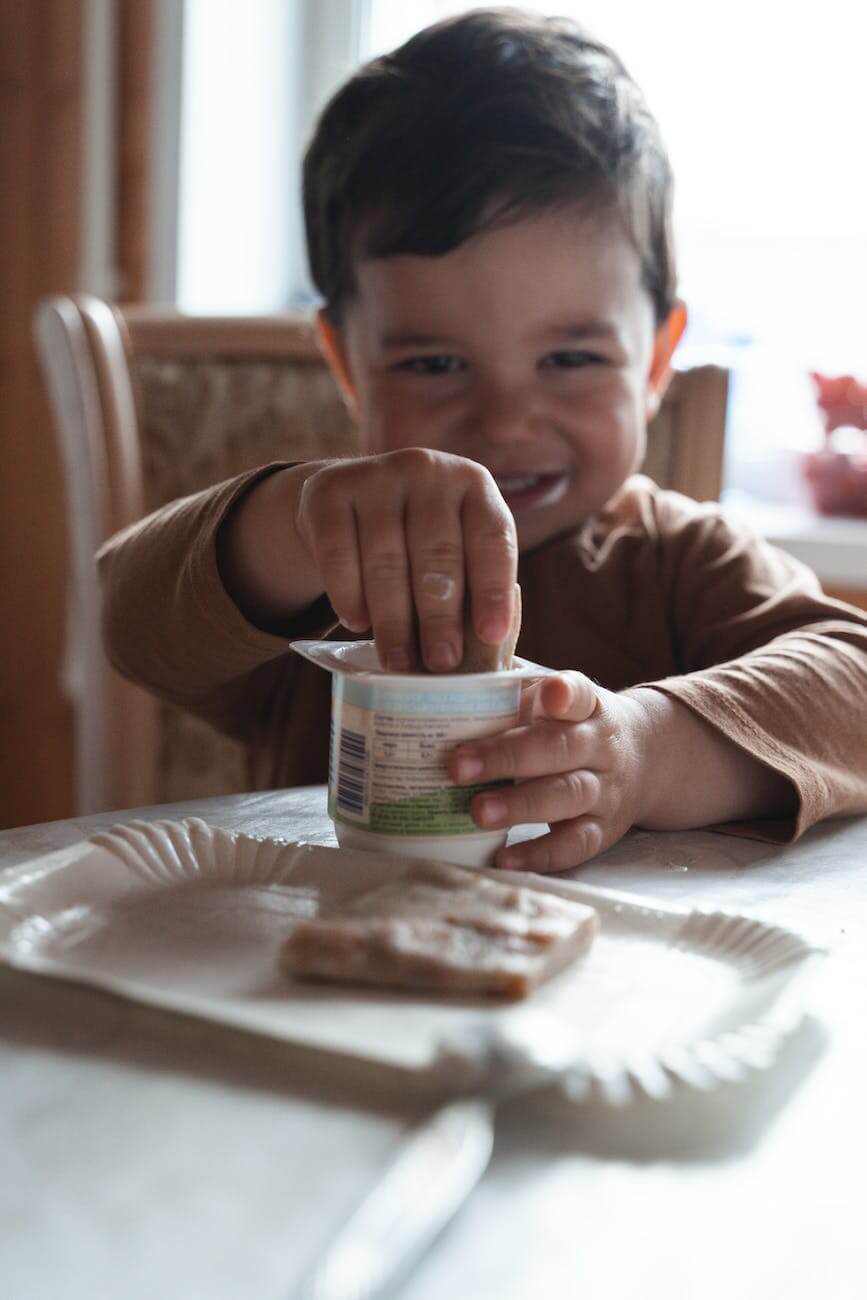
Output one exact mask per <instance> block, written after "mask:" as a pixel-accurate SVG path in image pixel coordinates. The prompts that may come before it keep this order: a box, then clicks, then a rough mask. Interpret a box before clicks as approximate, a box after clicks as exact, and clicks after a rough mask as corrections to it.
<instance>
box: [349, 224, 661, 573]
mask: <svg viewBox="0 0 867 1300" xmlns="http://www.w3.org/2000/svg"><path fill="white" fill-rule="evenodd" d="M356 278H357V286H358V289H357V293H356V295H355V297H354V298H353V299H352V301H351V302H350V303H349V304H348V306H347V309H346V313H345V318H344V324H343V326H342V328H341V330H340V332H339V333H335V332H333V331H331V330H330V329H329V327H328V326H327V325H326V326H325V333H326V336H327V337H326V343H327V344H328V345H329V346H328V347H327V350H328V351H329V353H330V355H331V359H332V363H333V364H334V367H335V370H336V372H337V374H338V378H339V379H340V380H341V382H342V384H343V387H344V391H345V392H346V393H347V395H348V397H349V398H350V401H351V403H352V405H353V407H354V409H355V412H356V415H357V418H358V422H359V426H360V434H361V441H362V447H363V449H364V450H365V451H367V452H370V453H378V452H386V451H394V450H396V449H398V448H401V447H430V448H434V449H436V450H439V451H446V452H452V453H454V454H456V455H459V456H466V457H468V458H470V459H471V460H475V461H478V462H479V463H480V464H482V465H484V466H486V467H487V469H489V470H490V472H491V474H492V475H493V476H494V478H495V479H496V481H497V484H498V486H499V488H500V491H501V492H502V494H503V497H504V498H505V500H506V503H507V504H508V506H509V508H510V509H511V511H512V513H513V515H514V517H515V523H516V526H517V531H518V540H519V544H520V546H521V548H522V549H529V548H532V547H535V546H538V545H539V544H540V543H542V542H544V541H546V540H547V539H548V538H550V537H553V536H555V535H556V534H558V533H561V532H564V531H565V530H567V529H569V528H571V527H574V526H575V524H576V523H578V522H580V521H582V520H584V519H586V518H587V516H588V515H591V514H593V513H594V512H595V511H598V510H599V509H600V508H601V507H602V506H603V505H605V503H606V502H607V501H608V500H609V499H610V498H611V497H612V496H613V495H614V493H615V492H616V491H617V490H618V488H619V487H620V486H621V484H622V483H623V481H624V480H625V479H626V478H627V476H628V475H629V474H630V473H632V472H633V471H634V470H635V469H636V468H637V467H638V466H639V465H640V463H641V460H642V457H643V454H644V441H645V427H646V423H647V419H648V417H649V416H650V415H652V414H653V413H654V411H655V409H656V406H657V404H658V400H659V397H660V395H661V392H662V389H663V387H664V382H665V376H666V374H667V370H668V361H669V358H670V354H671V351H672V350H673V346H674V344H675V343H676V341H677V338H678V337H679V334H680V332H681V329H682V325H683V321H682V319H681V318H680V317H678V318H677V319H675V320H672V321H671V322H670V324H669V328H667V329H666V328H663V329H662V330H661V331H659V332H657V331H656V330H655V327H654V317H653V309H652V306H651V302H650V299H649V297H648V295H647V293H646V291H645V290H644V289H643V287H642V285H641V278H640V264H639V259H638V254H637V253H636V251H635V249H634V248H633V246H632V244H631V243H630V242H629V240H628V239H627V237H626V235H625V234H624V233H623V232H622V230H621V229H620V226H619V224H618V223H617V222H616V221H615V220H613V219H611V218H610V217H609V218H608V219H606V217H605V216H604V215H593V214H592V213H591V214H588V213H586V212H585V211H583V210H582V209H580V208H578V207H568V208H561V209H554V210H551V211H547V212H544V213H542V214H540V215H538V216H532V217H528V218H525V219H523V220H520V221H516V222H515V223H514V224H511V225H507V226H503V227H501V228H499V229H494V230H490V231H487V232H484V233H482V234H478V235H475V236H473V237H472V238H471V239H468V240H467V241H466V242H465V243H463V244H461V245H460V246H459V247H458V248H456V249H454V250H453V251H452V252H450V253H447V254H445V255H444V256H442V257H419V256H415V255H412V256H409V255H401V256H398V257H392V258H382V259H373V260H367V261H363V262H361V263H360V264H359V265H358V266H357V267H356Z"/></svg>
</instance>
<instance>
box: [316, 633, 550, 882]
mask: <svg viewBox="0 0 867 1300" xmlns="http://www.w3.org/2000/svg"><path fill="white" fill-rule="evenodd" d="M292 649H293V650H296V651H297V652H298V653H299V654H301V655H303V656H304V657H305V658H306V659H309V660H310V661H311V662H312V663H314V664H317V665H318V666H319V667H320V668H324V669H325V670H326V671H327V672H330V673H331V674H332V679H333V682H332V694H331V757H330V762H329V765H328V768H329V770H328V813H329V816H330V817H331V819H332V820H333V822H334V830H335V834H336V836H337V842H338V844H340V845H341V846H342V847H345V848H354V849H368V850H374V851H379V852H382V853H396V854H401V855H403V856H406V855H409V856H410V857H416V858H435V859H437V860H439V861H441V862H457V863H459V864H461V865H462V866H469V867H485V866H490V865H492V863H493V858H494V854H495V853H496V851H497V849H499V848H501V847H502V845H503V844H505V842H506V836H507V832H506V831H505V830H503V831H482V830H479V828H478V827H477V826H476V824H475V822H474V821H473V819H472V817H471V816H470V811H469V805H470V800H471V799H472V797H473V795H475V794H477V793H478V791H479V790H483V789H489V788H491V787H490V786H486V785H472V786H455V785H453V784H452V783H451V781H450V780H449V777H448V773H447V772H446V767H445V760H446V756H447V754H448V752H449V751H450V750H451V749H452V748H454V746H455V745H457V744H458V743H459V742H460V741H464V740H474V739H477V738H478V737H480V736H491V735H495V734H496V733H497V732H500V731H506V730H507V729H508V728H509V727H511V726H514V724H515V723H516V722H517V719H518V711H519V706H520V698H521V685H522V683H523V682H526V681H527V680H528V679H533V678H538V677H542V676H546V675H547V674H548V673H549V671H550V670H549V669H546V668H540V667H539V666H538V665H537V664H531V663H529V662H528V661H527V660H524V659H519V658H518V657H517V656H516V657H515V660H514V663H515V667H513V668H511V669H508V670H506V671H505V672H494V673H448V674H435V675H434V674H427V673H386V672H383V671H382V670H381V669H380V667H379V661H378V658H377V654H376V647H375V646H374V643H373V642H372V641H294V642H293V643H292Z"/></svg>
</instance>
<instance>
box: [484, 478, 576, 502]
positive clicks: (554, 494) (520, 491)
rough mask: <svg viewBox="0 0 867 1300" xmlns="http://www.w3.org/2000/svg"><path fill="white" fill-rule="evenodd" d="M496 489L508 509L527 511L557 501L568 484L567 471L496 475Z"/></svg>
mask: <svg viewBox="0 0 867 1300" xmlns="http://www.w3.org/2000/svg"><path fill="white" fill-rule="evenodd" d="M495 478H496V483H497V487H498V488H499V489H500V492H501V493H502V495H503V499H504V501H505V502H506V504H507V505H508V506H509V508H510V509H511V510H512V511H513V512H514V511H516V510H527V509H530V508H532V507H535V506H540V505H550V504H551V502H552V501H555V500H558V499H559V498H560V497H561V496H562V495H563V493H564V492H565V490H566V487H567V485H568V482H569V473H568V470H557V471H555V472H553V473H545V474H498V475H495Z"/></svg>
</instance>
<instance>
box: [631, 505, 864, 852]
mask: <svg viewBox="0 0 867 1300" xmlns="http://www.w3.org/2000/svg"><path fill="white" fill-rule="evenodd" d="M656 515H657V525H658V530H659V533H658V545H659V548H660V558H661V563H662V566H663V570H664V578H665V582H664V585H665V587H666V589H667V591H668V592H669V593H670V607H669V617H670V619H671V621H672V625H673V636H674V642H675V645H676V648H677V654H678V655H679V657H680V660H681V663H680V665H679V668H680V673H681V674H682V675H677V676H671V677H668V678H666V679H664V680H662V681H657V682H653V683H647V685H649V686H652V687H653V688H654V689H656V690H658V691H661V692H662V693H663V694H665V695H667V696H669V697H670V698H672V699H675V700H679V701H680V702H681V703H682V704H684V705H686V706H687V707H688V708H690V709H692V710H693V711H694V712H695V713H697V714H698V715H699V716H700V717H701V718H703V719H704V720H705V722H707V723H709V724H710V725H711V726H712V727H715V728H716V729H717V730H718V731H720V732H721V733H722V734H723V735H725V736H726V737H727V738H728V739H729V740H731V741H732V742H733V743H734V744H736V745H738V746H739V747H740V748H741V749H743V750H745V751H746V752H747V753H749V754H751V755H752V756H753V757H754V758H756V759H758V760H759V761H760V762H761V763H764V764H765V765H766V766H767V767H769V768H771V769H773V770H774V771H775V772H778V773H780V774H781V775H782V776H784V777H785V778H787V779H788V780H789V781H790V782H791V784H792V786H793V787H794V789H795V791H796V794H797V801H798V806H797V812H796V814H795V816H794V817H792V818H787V819H781V820H779V821H776V822H771V821H768V822H762V823H756V822H752V823H749V824H747V823H738V824H731V825H727V826H725V827H720V828H718V829H723V830H730V831H733V832H737V833H754V834H759V835H761V837H762V838H767V839H771V840H774V841H778V842H787V841H790V840H792V839H795V838H797V837H798V836H799V835H801V834H802V833H803V831H805V830H806V829H807V828H808V827H809V826H811V825H813V823H815V822H817V821H819V820H820V819H821V818H825V817H831V816H842V815H844V814H850V813H859V812H865V811H867V614H865V613H863V612H862V611H860V610H858V609H855V608H853V607H851V606H849V605H846V604H844V603H843V602H841V601H837V600H833V599H831V598H830V597H828V596H825V595H824V594H823V592H822V591H821V588H820V586H819V583H818V581H817V579H816V577H815V575H814V574H813V573H812V572H811V571H810V570H809V569H807V568H806V566H804V565H802V564H801V563H799V562H798V561H797V560H795V559H793V558H791V557H790V556H788V555H785V554H784V553H783V552H781V551H779V550H777V549H776V548H775V547H772V546H770V545H769V544H767V543H766V542H764V541H762V540H761V539H759V538H757V537H755V536H753V535H752V534H751V533H749V532H747V531H743V530H740V529H738V528H736V527H735V526H733V525H732V524H731V523H729V522H728V521H727V520H726V519H725V517H724V516H723V515H722V514H721V513H720V511H719V510H718V509H717V508H715V507H708V506H699V505H696V504H695V503H693V502H689V501H687V500H686V499H685V498H682V497H678V496H677V495H676V494H673V493H661V494H660V495H659V497H658V499H657V505H656Z"/></svg>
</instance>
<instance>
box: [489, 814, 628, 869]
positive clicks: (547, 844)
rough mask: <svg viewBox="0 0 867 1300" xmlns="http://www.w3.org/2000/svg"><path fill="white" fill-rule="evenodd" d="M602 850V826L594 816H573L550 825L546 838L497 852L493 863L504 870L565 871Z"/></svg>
mask: <svg viewBox="0 0 867 1300" xmlns="http://www.w3.org/2000/svg"><path fill="white" fill-rule="evenodd" d="M605 847H606V843H605V835H604V831H603V828H602V824H601V822H600V821H598V820H597V819H596V818H595V817H575V818H574V819H573V820H572V821H568V822H562V823H561V824H560V825H559V826H554V827H552V829H551V830H550V831H549V832H548V834H547V835H540V836H539V837H538V839H535V840H525V841H524V842H523V843H522V844H510V845H509V846H508V848H505V849H500V851H499V853H498V854H497V856H496V864H497V866H498V867H502V868H503V870H504V871H537V872H539V874H540V875H545V874H547V873H549V872H552V871H568V870H569V868H570V867H579V866H580V865H581V863H582V862H587V861H588V860H589V859H590V858H594V857H595V856H596V854H597V853H601V852H602V850H603V849H604V848H605Z"/></svg>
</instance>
